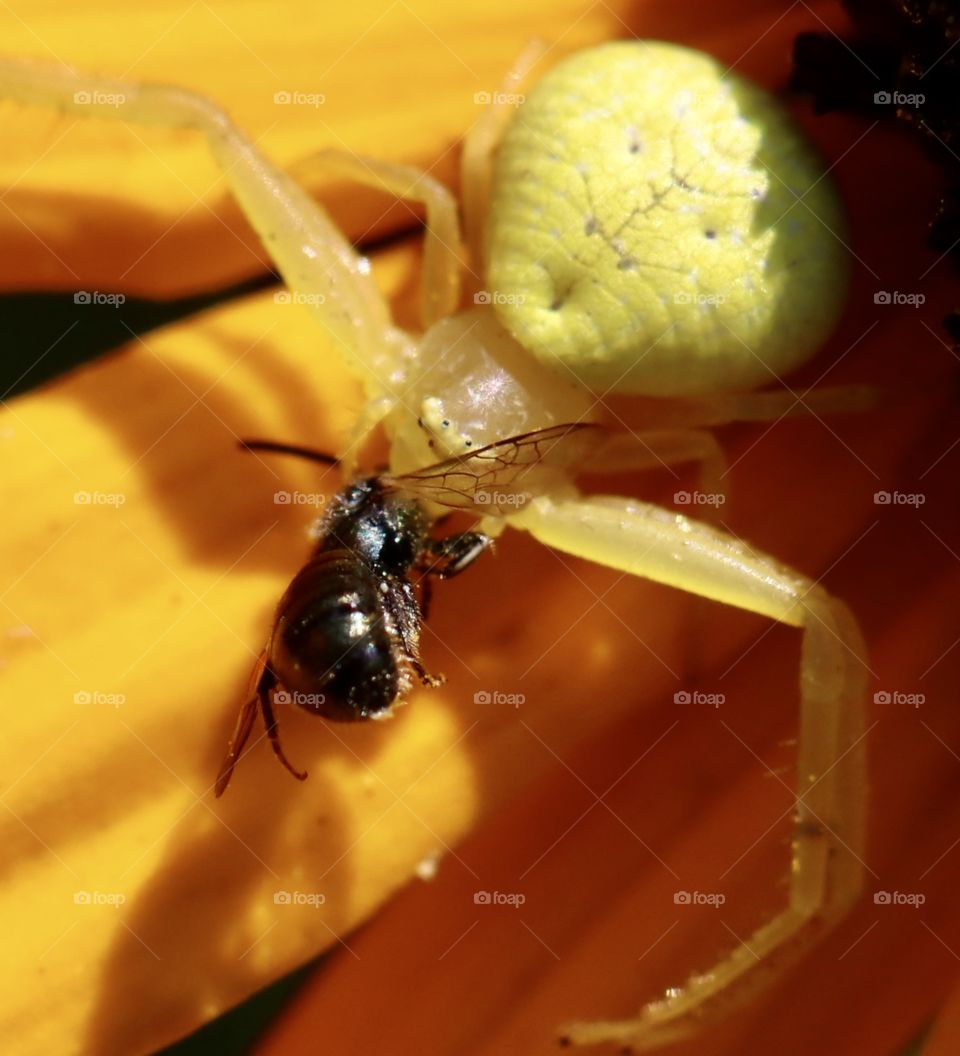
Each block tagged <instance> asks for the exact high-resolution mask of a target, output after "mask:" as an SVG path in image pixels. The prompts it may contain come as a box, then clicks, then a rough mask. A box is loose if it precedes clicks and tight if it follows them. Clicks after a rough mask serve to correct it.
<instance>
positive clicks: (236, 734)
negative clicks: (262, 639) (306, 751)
mask: <svg viewBox="0 0 960 1056" xmlns="http://www.w3.org/2000/svg"><path fill="white" fill-rule="evenodd" d="M266 670H267V650H266V648H263V649H261V650H260V655H259V656H258V657H257V662H256V663H255V664H254V665H253V671H252V672H251V673H250V679H249V683H248V688H247V699H246V701H245V702H244V704H243V707H241V709H240V714H239V715H238V716H237V725H236V726H235V727H234V730H233V736H232V737H231V738H230V746H229V747H228V748H227V754H226V756H225V757H224V760H223V763H222V764H221V765H220V773H218V774H217V780H216V783H215V784H214V786H213V794H214V795H215V796H216V797H217V798H218V799H219V798H220V796H222V795H223V793H224V792H225V791H226V789H227V785H229V784H230V778H231V777H233V768H234V767H235V766H236V765H237V762H238V761H239V759H240V753H241V752H242V751H243V746H244V745H245V744H246V743H247V739H248V738H249V736H250V731H251V730H252V729H253V722H254V719H256V717H257V704H258V703H259V694H260V684H261V683H262V681H263V677H264V672H265V671H266Z"/></svg>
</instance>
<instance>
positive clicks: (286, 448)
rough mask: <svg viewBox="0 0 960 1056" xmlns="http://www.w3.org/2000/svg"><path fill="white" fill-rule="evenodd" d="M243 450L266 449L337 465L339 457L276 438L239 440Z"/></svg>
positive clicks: (328, 464)
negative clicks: (280, 441)
mask: <svg viewBox="0 0 960 1056" xmlns="http://www.w3.org/2000/svg"><path fill="white" fill-rule="evenodd" d="M240 447H241V448H242V449H243V450H244V451H268V452H270V453H272V454H275V455H295V456H296V457H297V458H306V459H309V460H310V461H311V462H322V463H323V464H324V465H325V466H339V465H340V459H339V458H336V457H335V456H333V455H328V454H327V453H326V452H325V451H315V450H314V449H313V448H312V447H300V446H299V445H297V444H281V443H279V442H277V441H276V440H241V441H240Z"/></svg>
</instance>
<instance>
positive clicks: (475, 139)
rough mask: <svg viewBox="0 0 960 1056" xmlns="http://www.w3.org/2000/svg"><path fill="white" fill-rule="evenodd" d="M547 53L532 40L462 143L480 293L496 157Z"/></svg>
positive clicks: (466, 219) (467, 217)
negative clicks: (522, 96)
mask: <svg viewBox="0 0 960 1056" xmlns="http://www.w3.org/2000/svg"><path fill="white" fill-rule="evenodd" d="M546 50H547V46H546V44H545V42H544V41H542V40H532V41H530V43H529V44H527V46H526V47H525V48H524V49H523V51H522V52H521V53H520V54H519V55H518V56H517V59H516V61H515V62H514V64H513V67H512V68H511V69H510V71H509V72H508V73H507V75H506V77H504V79H503V82H502V84H501V86H500V90H499V91H498V92H497V93H496V94H495V95H494V96H493V98H492V99H491V101H490V105H489V106H487V107H486V108H485V109H484V110H483V112H482V113H481V114H480V116H479V117H478V118H477V120H476V121H475V122H474V124H473V126H472V128H471V129H470V131H469V132H468V133H467V135H466V137H465V138H464V141H463V153H462V154H461V155H460V197H461V200H462V202H463V223H464V228H465V230H466V236H467V248H468V249H469V250H470V267H471V269H472V272H473V274H474V279H475V283H476V288H477V289H479V288H481V287H482V286H483V276H484V274H485V264H484V253H483V225H484V221H485V218H486V215H487V201H488V199H489V197H490V184H491V183H492V180H493V156H494V154H495V153H496V149H497V145H498V144H499V142H500V139H501V137H502V136H503V130H504V128H505V127H506V125H507V122H508V121H509V120H510V118H511V116H512V115H513V114H514V113H515V111H516V100H515V96H516V93H517V91H518V90H519V89H520V88H521V87H522V86H523V82H524V81H525V80H526V79H527V77H528V76H529V74H530V71H531V69H532V68H533V67H534V66H535V65H536V63H537V62H538V60H539V59H540V58H541V56H542V55H543V54H544V53H545V52H546Z"/></svg>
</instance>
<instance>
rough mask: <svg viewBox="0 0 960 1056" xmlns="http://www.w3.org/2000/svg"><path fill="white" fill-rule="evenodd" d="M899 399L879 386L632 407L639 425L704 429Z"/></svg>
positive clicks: (725, 395) (713, 396) (657, 400)
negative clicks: (640, 423) (641, 423)
mask: <svg viewBox="0 0 960 1056" xmlns="http://www.w3.org/2000/svg"><path fill="white" fill-rule="evenodd" d="M771 380H773V379H772V378H771ZM895 395H896V394H895V393H892V392H889V391H886V390H883V389H881V388H879V387H878V386H876V385H820V386H817V387H815V388H811V389H798V390H796V391H793V390H792V389H789V388H781V389H777V390H776V391H775V392H720V393H710V394H709V395H706V396H658V397H644V396H640V397H636V398H635V399H634V400H633V401H631V407H632V409H631V416H633V415H634V414H636V415H637V418H636V420H637V421H641V422H643V423H644V425H645V426H648V427H649V428H661V427H664V428H670V427H673V428H706V427H708V426H715V425H725V424H727V423H728V422H773V421H778V420H779V419H780V418H792V417H796V416H798V415H810V414H813V415H823V414H845V413H852V412H855V411H869V410H872V409H873V408H874V407H877V406H878V405H880V404H881V403H884V402H889V401H890V400H891V399H892V398H893V397H894V396H895Z"/></svg>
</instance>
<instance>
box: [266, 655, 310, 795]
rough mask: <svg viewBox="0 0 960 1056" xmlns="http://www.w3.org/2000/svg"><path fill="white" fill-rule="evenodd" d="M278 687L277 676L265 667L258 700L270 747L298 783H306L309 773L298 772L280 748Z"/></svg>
mask: <svg viewBox="0 0 960 1056" xmlns="http://www.w3.org/2000/svg"><path fill="white" fill-rule="evenodd" d="M276 685H277V676H276V675H275V674H274V673H273V672H272V671H271V670H270V668H269V667H265V668H264V672H263V676H262V678H261V679H260V684H259V686H258V687H257V699H258V700H259V701H260V710H261V711H262V712H263V724H264V726H266V728H267V736H268V737H269V738H270V747H271V748H273V754H274V755H275V756H276V757H277V758H278V759H279V760H280V762H281V763H283V765H284V766H285V767H286V768H287V769H288V770H289V771H290V773H291V774H293V776H294V777H295V778H296V779H297V780H298V781H305V780H306V777H307V771H306V770H297V769H296V767H295V766H293V764H292V763H291V762H290V760H289V759H288V758H287V757H286V756H285V755H284V754H283V748H282V747H281V746H280V731H279V728H278V726H277V717H276V715H274V713H273V700H272V697H273V691H274V689H275V688H276Z"/></svg>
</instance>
